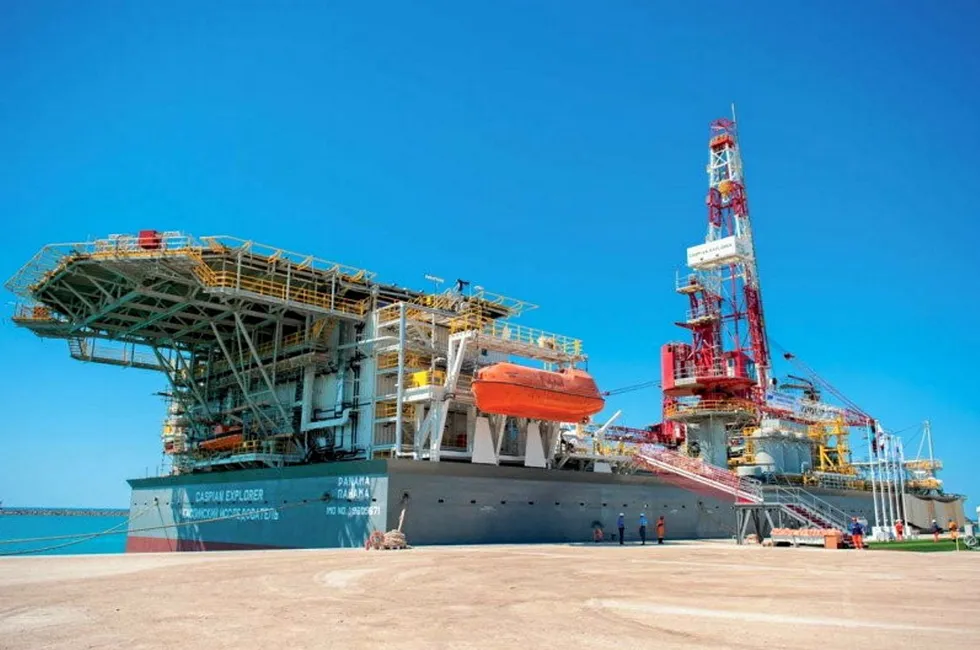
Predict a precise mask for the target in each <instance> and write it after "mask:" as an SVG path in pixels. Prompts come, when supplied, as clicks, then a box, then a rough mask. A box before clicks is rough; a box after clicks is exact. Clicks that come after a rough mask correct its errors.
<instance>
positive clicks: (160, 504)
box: [126, 460, 874, 552]
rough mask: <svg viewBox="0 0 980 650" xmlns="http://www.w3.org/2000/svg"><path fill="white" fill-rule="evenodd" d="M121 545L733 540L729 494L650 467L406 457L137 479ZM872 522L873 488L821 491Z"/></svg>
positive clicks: (147, 548) (151, 548) (148, 548)
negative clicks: (581, 468)
mask: <svg viewBox="0 0 980 650" xmlns="http://www.w3.org/2000/svg"><path fill="white" fill-rule="evenodd" d="M130 484H131V486H132V488H133V493H132V494H133V496H132V500H131V512H130V517H131V521H130V524H129V531H128V538H127V545H126V549H127V551H128V552H158V551H203V550H236V549H269V548H343V547H362V546H364V543H365V541H366V540H367V538H368V536H369V535H370V534H371V532H372V531H375V530H380V531H386V530H390V529H393V528H396V527H397V526H398V520H399V516H400V514H401V512H402V510H403V509H404V511H405V520H404V527H403V530H404V532H405V534H406V536H407V538H408V540H409V543H410V544H417V545H429V544H431V545H435V544H491V543H555V542H584V541H590V540H592V535H593V527H594V526H595V525H596V524H597V523H598V525H601V526H602V528H603V529H604V532H605V536H606V539H609V538H610V535H612V534H615V533H616V532H617V531H616V529H615V526H616V524H615V522H616V518H617V516H618V514H619V513H620V512H623V513H625V515H626V521H627V528H626V539H627V541H631V540H638V539H639V533H638V520H639V516H640V514H641V513H644V514H646V516H647V518H648V519H655V518H656V517H658V516H660V515H664V517H665V518H666V527H667V537H668V538H671V539H704V538H730V537H731V536H733V535H734V534H735V512H734V509H733V506H732V503H730V502H728V501H723V500H718V499H716V498H713V497H711V496H709V495H704V494H699V493H697V492H691V491H688V490H685V489H682V488H679V487H676V486H674V485H672V484H670V483H667V482H666V481H664V480H663V479H660V478H658V477H654V476H649V475H633V476H624V475H616V474H605V473H593V472H577V471H556V470H547V469H535V468H525V467H497V466H484V465H475V464H471V463H452V462H441V463H430V462H422V461H410V460H374V461H351V462H342V463H325V464H319V465H304V466H299V467H288V468H283V469H258V470H238V471H229V472H214V473H204V474H188V475H182V476H172V477H160V478H149V479H135V480H132V481H130ZM818 494H820V496H821V498H823V499H826V500H828V501H830V502H831V503H833V504H834V505H836V506H837V507H839V508H841V509H843V510H845V511H846V512H848V513H851V514H853V515H854V516H858V517H865V518H867V519H868V520H869V521H873V520H874V506H873V502H872V498H871V495H870V493H864V492H854V491H850V492H829V491H827V492H818Z"/></svg>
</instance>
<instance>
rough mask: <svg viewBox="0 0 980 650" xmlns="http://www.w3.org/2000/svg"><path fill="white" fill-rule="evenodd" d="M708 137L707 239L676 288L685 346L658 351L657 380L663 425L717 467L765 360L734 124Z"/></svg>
mask: <svg viewBox="0 0 980 650" xmlns="http://www.w3.org/2000/svg"><path fill="white" fill-rule="evenodd" d="M711 133H712V135H711V139H710V141H709V144H708V167H707V172H708V194H707V197H706V204H707V208H708V230H707V235H706V236H705V241H704V243H703V244H699V245H697V246H692V247H690V248H688V249H687V266H688V268H689V269H690V271H689V272H688V273H686V274H685V275H684V276H683V277H680V276H679V277H678V281H677V286H676V288H677V292H678V293H680V294H682V295H684V296H686V297H687V299H688V311H687V317H686V319H685V320H684V321H681V322H678V323H677V325H679V326H680V327H683V328H684V329H686V330H688V331H689V332H690V336H691V342H690V343H667V344H666V345H665V346H664V347H663V349H662V350H661V374H662V384H663V392H664V422H665V423H666V424H667V425H668V427H669V428H671V429H672V430H673V433H674V435H675V436H676V437H680V436H681V435H683V436H684V438H685V440H686V448H687V452H688V454H690V455H692V456H700V457H702V458H704V460H705V461H707V462H709V463H712V464H715V465H721V466H724V465H725V464H726V461H727V437H728V433H729V432H730V431H732V430H736V431H737V430H738V429H739V428H741V427H743V426H745V425H747V424H749V423H750V422H752V421H753V420H756V419H757V417H758V411H759V407H760V406H761V405H762V404H763V403H764V401H765V390H766V387H767V384H768V381H769V369H770V359H769V346H768V343H767V340H766V330H765V321H764V318H763V313H762V296H761V291H760V288H759V274H758V270H757V268H756V262H755V253H754V246H753V242H752V229H751V225H750V222H749V209H748V200H747V197H746V191H745V182H744V177H743V175H742V161H741V156H740V155H739V149H738V138H737V134H736V128H735V122H734V120H729V119H726V118H722V119H718V120H715V121H714V122H712V124H711Z"/></svg>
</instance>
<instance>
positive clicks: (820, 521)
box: [633, 445, 849, 543]
mask: <svg viewBox="0 0 980 650" xmlns="http://www.w3.org/2000/svg"><path fill="white" fill-rule="evenodd" d="M633 462H634V464H636V465H637V466H639V467H642V468H644V469H647V470H649V471H652V472H654V473H656V474H659V475H661V476H663V477H664V478H665V479H667V480H668V481H671V482H673V483H675V484H677V485H678V486H679V487H683V488H684V489H688V490H693V491H703V492H705V493H708V494H711V495H712V496H714V497H716V498H720V499H724V500H734V502H735V512H736V531H737V539H738V542H739V543H742V542H743V541H744V539H745V534H746V532H747V529H748V525H749V522H752V521H754V522H755V525H756V529H757V531H758V532H759V533H760V536H761V532H762V531H761V528H762V525H761V524H762V522H761V516H764V517H765V518H766V520H767V521H768V523H769V527H770V529H772V528H775V527H776V526H775V525H774V524H773V521H772V514H773V513H779V514H783V515H786V516H787V517H789V518H790V519H791V520H792V521H794V522H796V523H797V524H798V525H799V526H800V527H803V528H817V529H822V530H837V531H840V532H841V533H842V534H844V535H846V534H847V532H848V530H847V522H848V520H849V517H848V515H847V513H846V512H844V511H843V510H841V509H840V508H837V507H836V506H834V505H832V504H830V503H829V502H827V501H825V500H823V499H821V498H820V497H818V496H816V495H814V494H812V493H810V492H807V491H806V490H804V489H803V488H797V487H792V488H790V487H782V486H766V487H765V488H764V487H763V486H762V484H760V483H759V482H758V481H756V480H754V479H751V478H748V477H740V476H737V475H736V474H734V473H732V472H729V471H727V470H725V469H722V468H721V467H716V466H714V465H711V464H710V463H705V462H704V461H703V460H700V459H695V458H690V457H688V456H685V455H684V454H682V453H679V452H676V451H672V450H670V449H667V448H665V447H661V446H659V445H643V446H641V447H640V448H639V449H638V450H637V452H636V453H635V454H634V456H633Z"/></svg>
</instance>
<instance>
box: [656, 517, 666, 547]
mask: <svg viewBox="0 0 980 650" xmlns="http://www.w3.org/2000/svg"><path fill="white" fill-rule="evenodd" d="M664 527H665V526H664V516H663V515H660V517H659V518H658V519H657V543H658V544H663V543H664Z"/></svg>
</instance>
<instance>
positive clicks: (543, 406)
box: [473, 363, 606, 422]
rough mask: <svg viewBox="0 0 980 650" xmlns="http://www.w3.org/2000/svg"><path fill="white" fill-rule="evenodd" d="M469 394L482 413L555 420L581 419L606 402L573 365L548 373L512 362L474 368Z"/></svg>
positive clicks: (577, 420)
mask: <svg viewBox="0 0 980 650" xmlns="http://www.w3.org/2000/svg"><path fill="white" fill-rule="evenodd" d="M473 396H474V398H475V400H476V407H477V408H478V409H480V410H481V411H483V412H484V413H494V414H497V415H512V416H514V417H522V418H531V419H534V420H552V421H555V422H582V421H584V420H587V419H588V418H589V416H591V415H595V414H596V413H598V412H599V411H601V410H602V407H603V406H605V404H606V401H605V400H604V399H603V398H602V394H601V393H600V392H599V389H598V388H597V387H596V383H595V380H594V379H592V376H591V375H589V373H587V372H584V371H582V370H577V369H575V368H566V369H563V370H560V371H559V372H550V371H548V370H538V369H536V368H528V367H525V366H519V365H517V364H514V363H496V364H494V365H492V366H487V367H486V368H481V369H480V370H478V371H477V372H476V376H475V377H474V378H473Z"/></svg>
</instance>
